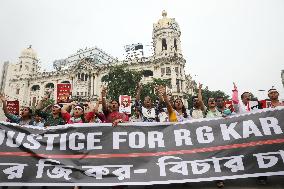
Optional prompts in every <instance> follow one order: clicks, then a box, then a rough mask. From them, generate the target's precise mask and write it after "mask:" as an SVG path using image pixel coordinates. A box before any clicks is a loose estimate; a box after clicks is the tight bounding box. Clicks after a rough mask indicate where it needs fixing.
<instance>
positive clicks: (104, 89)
mask: <svg viewBox="0 0 284 189" xmlns="http://www.w3.org/2000/svg"><path fill="white" fill-rule="evenodd" d="M106 90H107V88H106V87H103V88H102V92H101V93H102V97H106V94H107V92H106Z"/></svg>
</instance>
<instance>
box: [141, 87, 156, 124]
mask: <svg viewBox="0 0 284 189" xmlns="http://www.w3.org/2000/svg"><path fill="white" fill-rule="evenodd" d="M141 90H142V85H141V84H140V83H139V84H138V85H137V90H136V99H135V108H136V110H137V111H138V112H139V115H140V116H141V119H142V122H156V121H157V116H158V110H157V108H154V107H153V103H152V99H151V97H150V96H146V97H145V98H144V100H143V105H142V102H141V100H140V94H141Z"/></svg>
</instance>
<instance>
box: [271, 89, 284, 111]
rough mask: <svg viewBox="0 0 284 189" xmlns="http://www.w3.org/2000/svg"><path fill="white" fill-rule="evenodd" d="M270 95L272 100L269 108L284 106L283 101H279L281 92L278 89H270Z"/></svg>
mask: <svg viewBox="0 0 284 189" xmlns="http://www.w3.org/2000/svg"><path fill="white" fill-rule="evenodd" d="M268 97H269V99H270V100H271V104H270V107H269V108H275V107H277V106H284V103H283V102H280V101H279V99H278V98H279V93H278V91H277V90H276V89H269V90H268Z"/></svg>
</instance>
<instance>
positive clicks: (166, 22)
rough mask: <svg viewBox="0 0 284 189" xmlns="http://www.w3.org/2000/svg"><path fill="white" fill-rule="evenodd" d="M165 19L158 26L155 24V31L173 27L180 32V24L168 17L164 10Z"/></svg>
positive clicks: (160, 20)
mask: <svg viewBox="0 0 284 189" xmlns="http://www.w3.org/2000/svg"><path fill="white" fill-rule="evenodd" d="M162 16H163V18H161V19H159V20H158V22H157V23H156V24H154V29H162V28H172V27H173V26H174V27H175V28H173V29H176V30H178V29H179V28H178V24H177V22H176V21H175V19H174V18H168V17H167V11H165V10H163V12H162Z"/></svg>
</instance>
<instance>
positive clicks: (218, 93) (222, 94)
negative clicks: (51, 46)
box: [184, 87, 230, 108]
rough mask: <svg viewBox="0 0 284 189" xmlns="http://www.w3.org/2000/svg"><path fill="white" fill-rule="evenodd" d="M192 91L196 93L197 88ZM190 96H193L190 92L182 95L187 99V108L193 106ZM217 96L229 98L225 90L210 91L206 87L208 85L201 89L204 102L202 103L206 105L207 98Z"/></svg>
mask: <svg viewBox="0 0 284 189" xmlns="http://www.w3.org/2000/svg"><path fill="white" fill-rule="evenodd" d="M194 93H195V94H197V93H198V89H195V90H194ZM194 96H195V95H194ZM192 97H193V95H191V94H185V95H184V98H185V99H187V102H188V107H189V108H192V106H193V104H192ZM217 97H224V99H225V100H227V99H229V98H230V96H229V95H227V94H226V93H225V92H223V91H220V90H217V91H210V90H209V89H208V87H206V88H205V89H202V98H203V102H204V104H205V105H206V106H207V101H208V98H217Z"/></svg>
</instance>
